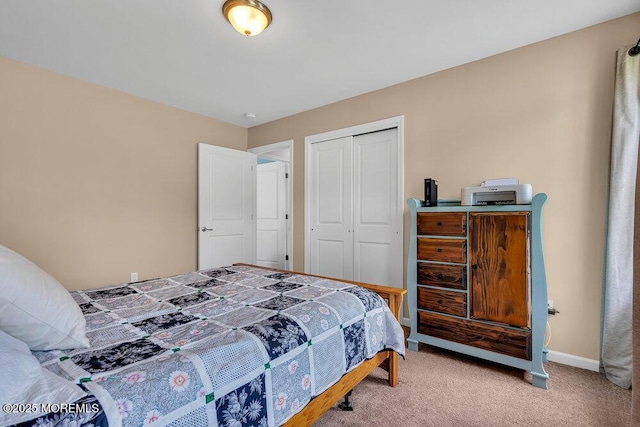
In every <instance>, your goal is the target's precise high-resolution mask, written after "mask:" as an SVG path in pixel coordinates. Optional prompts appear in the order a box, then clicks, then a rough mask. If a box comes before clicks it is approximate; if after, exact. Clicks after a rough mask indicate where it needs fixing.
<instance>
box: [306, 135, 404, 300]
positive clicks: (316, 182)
mask: <svg viewBox="0 0 640 427" xmlns="http://www.w3.org/2000/svg"><path fill="white" fill-rule="evenodd" d="M310 156H311V162H310V171H309V174H310V175H309V179H310V180H311V182H310V193H311V194H310V195H309V204H310V212H309V219H310V225H309V226H310V230H309V231H310V233H309V236H310V246H309V248H310V254H309V255H310V262H309V268H310V273H312V274H320V275H323V276H331V277H337V278H342V279H347V280H356V281H361V282H368V283H378V284H383V285H388V286H394V287H402V262H403V261H402V260H403V256H402V239H401V233H402V215H401V212H402V209H398V200H399V197H398V191H399V190H398V188H399V184H398V183H399V180H400V177H399V168H398V130H397V129H396V128H394V129H387V130H384V131H379V132H372V133H367V134H363V135H356V136H349V137H344V138H338V139H333V140H329V141H322V142H318V143H314V144H312V145H311V152H310ZM398 212H400V214H398Z"/></svg>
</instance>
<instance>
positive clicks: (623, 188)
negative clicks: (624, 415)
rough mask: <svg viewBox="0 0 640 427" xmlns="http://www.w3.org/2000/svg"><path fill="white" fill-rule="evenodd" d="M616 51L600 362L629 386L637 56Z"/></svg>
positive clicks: (639, 111)
mask: <svg viewBox="0 0 640 427" xmlns="http://www.w3.org/2000/svg"><path fill="white" fill-rule="evenodd" d="M628 51H629V47H626V48H622V49H620V50H618V56H617V64H616V82H615V93H614V110H613V132H612V140H611V176H610V180H609V210H608V211H609V214H608V218H607V238H606V250H605V266H604V268H605V277H604V286H603V307H602V311H603V313H602V346H601V354H600V364H601V367H602V369H603V370H604V372H605V374H606V376H607V378H608V379H609V380H610V381H612V382H613V383H614V384H617V385H618V386H620V387H623V388H629V387H631V364H632V357H631V355H632V350H631V347H632V340H631V322H632V301H633V295H632V294H633V238H634V228H633V226H634V211H635V190H636V188H635V187H636V168H637V164H638V144H639V140H640V99H639V98H640V95H639V93H638V89H639V88H640V55H635V56H630V55H629V54H628Z"/></svg>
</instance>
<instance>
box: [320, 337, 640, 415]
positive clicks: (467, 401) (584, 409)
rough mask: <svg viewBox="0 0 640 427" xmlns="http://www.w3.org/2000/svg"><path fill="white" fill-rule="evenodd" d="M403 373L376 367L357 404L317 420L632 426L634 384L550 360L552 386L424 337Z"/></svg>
mask: <svg viewBox="0 0 640 427" xmlns="http://www.w3.org/2000/svg"><path fill="white" fill-rule="evenodd" d="M399 369H400V381H399V385H398V386H397V387H396V388H391V387H389V386H388V384H387V382H386V380H385V374H386V373H385V372H384V371H382V370H381V369H379V368H378V369H377V370H376V371H375V372H374V373H372V374H371V375H370V376H369V377H368V378H367V379H365V380H364V381H363V382H362V383H361V384H360V385H358V386H357V387H356V388H355V389H354V392H353V395H352V397H351V399H350V400H351V401H352V402H353V404H354V411H353V412H343V411H341V410H339V409H337V407H334V408H332V409H331V410H330V411H329V412H327V413H326V414H324V415H323V416H322V417H321V418H320V419H319V420H318V421H317V422H316V423H315V424H314V426H316V427H328V426H439V427H446V426H469V427H473V426H479V427H485V426H495V427H502V426H504V427H507V426H539V427H544V426H580V427H583V426H594V427H607V426H611V427H614V426H615V427H618V426H625V427H626V426H628V425H629V423H630V420H631V391H630V390H623V389H621V388H619V387H617V386H615V385H614V384H612V383H611V382H609V381H608V380H607V379H606V378H605V377H604V376H603V375H601V374H599V373H597V372H592V371H587V370H584V369H578V368H573V367H570V366H566V365H561V364H558V363H554V362H548V363H547V364H546V365H545V369H546V371H547V373H548V374H549V381H548V384H549V390H542V389H539V388H535V387H533V386H531V375H530V374H528V373H524V372H523V371H521V370H518V369H513V368H508V367H504V366H501V365H497V364H493V363H490V362H485V361H480V360H478V359H473V358H467V357H466V356H461V355H458V354H456V353H451V352H447V351H444V350H438V349H435V348H433V347H427V346H422V345H420V351H419V352H411V351H408V350H407V357H406V360H402V359H400V367H399Z"/></svg>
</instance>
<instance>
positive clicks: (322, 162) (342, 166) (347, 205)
mask: <svg viewBox="0 0 640 427" xmlns="http://www.w3.org/2000/svg"><path fill="white" fill-rule="evenodd" d="M310 150H311V152H310V156H311V162H310V170H309V179H310V180H311V183H310V184H311V185H310V197H309V201H310V209H309V222H310V224H309V227H310V233H309V235H310V239H311V241H310V252H311V253H310V263H309V265H310V271H309V273H311V274H319V275H323V276H331V277H337V278H341V279H347V280H353V237H352V236H353V207H352V196H353V190H352V188H353V182H352V162H353V159H352V137H345V138H338V139H334V140H331V141H323V142H321V143H316V144H312V145H311V149H310Z"/></svg>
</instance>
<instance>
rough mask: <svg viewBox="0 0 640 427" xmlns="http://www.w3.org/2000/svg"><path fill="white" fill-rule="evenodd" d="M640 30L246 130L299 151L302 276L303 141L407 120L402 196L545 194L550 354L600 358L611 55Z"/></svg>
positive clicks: (574, 40) (574, 37)
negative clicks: (434, 191) (515, 188)
mask: <svg viewBox="0 0 640 427" xmlns="http://www.w3.org/2000/svg"><path fill="white" fill-rule="evenodd" d="M638 28H640V14H639V13H636V14H633V15H629V16H627V17H623V18H621V19H617V20H614V21H610V22H607V23H604V24H601V25H597V26H594V27H591V28H587V29H584V30H581V31H578V32H574V33H571V34H568V35H565V36H561V37H557V38H554V39H550V40H547V41H544V42H541V43H537V44H534V45H530V46H527V47H524V48H521V49H518V50H514V51H511V52H507V53H504V54H501V55H497V56H494V57H491V58H488V59H484V60H481V61H477V62H474V63H471V64H467V65H464V66H460V67H457V68H453V69H450V70H446V71H443V72H440V73H437V74H433V75H429V76H425V77H422V78H419V79H416V80H413V81H409V82H406V83H403V84H400V85H396V86H393V87H390V88H386V89H383V90H379V91H376V92H372V93H368V94H365V95H362V96H359V97H355V98H352V99H348V100H345V101H342V102H338V103H336V104H332V105H329V106H326V107H322V108H318V109H315V110H311V111H307V112H304V113H300V114H297V115H295V116H291V117H288V118H284V119H281V120H278V121H274V122H271V123H267V124H264V125H261V126H256V127H254V128H251V129H249V147H256V146H260V145H264V144H269V143H273V142H278V141H283V140H288V139H294V141H295V149H294V153H295V159H294V165H295V166H294V168H295V176H294V183H295V185H294V203H295V207H294V225H295V230H294V236H295V242H294V246H295V250H294V253H295V266H294V267H295V269H297V270H302V269H303V265H304V257H303V253H304V241H303V239H304V137H305V136H308V135H313V134H317V133H321V132H327V131H330V130H334V129H340V128H344V127H348V126H353V125H357V124H361V123H367V122H371V121H375V120H379V119H383V118H387V117H392V116H398V115H404V117H405V159H404V161H405V163H404V167H405V198H408V197H415V198H422V197H423V178H425V177H432V178H436V179H438V181H439V192H440V194H439V195H440V197H441V198H460V188H461V187H463V186H470V185H477V184H479V183H480V182H481V181H482V180H484V179H487V178H501V177H518V178H519V179H520V182H524V183H531V184H532V185H533V189H534V192H545V193H547V194H548V195H549V203H548V204H547V207H546V209H545V214H544V215H545V218H544V219H545V223H544V248H545V258H546V264H547V275H548V281H549V298H550V299H553V300H554V303H555V306H556V308H557V309H558V310H559V311H560V314H558V315H557V316H555V317H551V318H550V325H551V328H552V336H551V342H550V346H549V347H550V348H551V349H552V350H556V351H560V352H564V353H569V354H574V355H578V356H582V357H586V358H590V359H599V340H600V296H601V282H602V264H603V245H604V237H603V236H604V213H605V203H606V198H607V178H608V161H609V144H610V133H611V114H612V99H613V98H612V97H613V85H614V67H615V52H616V50H617V49H618V48H619V47H621V46H624V45H629V44H632V43H635V41H636V40H637V37H638ZM380 59H381V66H392V64H384V63H383V62H384V56H383V55H381V58H380ZM372 72H375V70H372ZM407 218H408V215H407V214H405V258H406V252H407V246H408V235H409V230H408V222H407Z"/></svg>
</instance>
